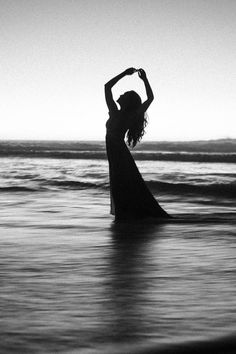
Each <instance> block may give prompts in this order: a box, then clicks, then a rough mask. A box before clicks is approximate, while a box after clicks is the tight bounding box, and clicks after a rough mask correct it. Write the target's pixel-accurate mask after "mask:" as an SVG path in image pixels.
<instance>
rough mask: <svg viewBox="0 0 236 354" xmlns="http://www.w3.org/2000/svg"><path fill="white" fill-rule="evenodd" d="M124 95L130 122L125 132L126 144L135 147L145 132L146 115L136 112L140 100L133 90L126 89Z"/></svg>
mask: <svg viewBox="0 0 236 354" xmlns="http://www.w3.org/2000/svg"><path fill="white" fill-rule="evenodd" d="M125 96H126V99H125V110H126V112H127V113H128V114H130V122H129V127H128V131H127V134H126V138H127V144H128V145H129V146H131V147H135V145H136V144H137V143H138V142H139V141H140V140H141V139H142V137H143V135H144V133H145V127H146V125H147V115H146V113H145V112H143V113H138V108H139V107H140V106H141V104H142V101H141V98H140V96H139V95H138V94H137V93H136V92H135V91H128V92H126V94H125Z"/></svg>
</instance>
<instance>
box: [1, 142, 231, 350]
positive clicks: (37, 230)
mask: <svg viewBox="0 0 236 354" xmlns="http://www.w3.org/2000/svg"><path fill="white" fill-rule="evenodd" d="M0 146H1V157H0V162H1V164H0V171H1V178H0V204H1V208H0V220H1V221H0V235H1V237H0V265H1V267H0V268H1V271H0V281H1V294H0V309H1V319H0V323H1V334H0V336H1V341H0V352H1V353H6V354H8V353H57V352H58V353H59V352H62V353H72V352H73V353H76V352H77V353H80V352H81V353H102V352H103V353H138V352H140V353H147V352H149V353H155V352H158V353H172V352H174V353H180V352H181V353H185V352H186V353H187V352H191V353H192V352H193V350H196V352H202V351H201V350H203V349H202V348H203V347H204V348H208V349H209V348H214V353H218V352H219V353H230V352H232V353H233V352H235V348H236V345H235V322H236V314H235V307H236V282H235V272H236V270H235V248H236V243H235V240H236V238H235V236H236V229H235V226H236V218H235V216H236V208H235V202H236V184H235V177H236V168H235V166H236V163H235V162H234V154H235V152H234V150H233V148H231V150H230V149H229V151H219V150H220V148H219V147H217V148H215V150H216V151H214V152H213V151H205V150H206V149H205V150H204V149H203V150H204V151H200V150H201V149H200V148H199V146H200V145H198V146H197V144H196V146H195V151H194V152H193V151H192V150H191V149H190V148H186V147H185V150H186V151H183V150H181V151H176V147H175V149H174V151H171V148H170V146H171V144H169V149H167V151H166V150H165V149H164V148H163V150H162V151H160V150H157V149H156V145H155V144H153V145H150V146H146V147H145V146H143V148H142V147H140V149H139V150H138V151H137V153H136V155H138V154H139V156H137V164H138V167H139V169H140V171H141V172H142V175H143V177H144V179H145V181H147V184H148V186H149V188H150V190H151V191H152V192H153V194H154V196H155V197H156V198H157V200H158V202H159V203H160V205H161V206H162V207H163V208H164V209H165V210H166V211H167V212H168V213H169V214H170V215H172V216H173V219H172V220H171V221H168V222H163V221H155V222H153V221H152V222H147V221H144V220H143V221H142V220H141V221H138V222H136V223H115V222H114V218H113V216H111V215H110V214H109V211H110V205H109V203H110V200H109V179H108V164H107V161H106V159H105V150H104V144H103V143H100V142H98V143H93V142H86V143H85V142H83V143H82V142H77V143H75V142H73V143H70V142H57V143H55V142H50V143H49V142H38V143H32V142H25V143H22V142H4V143H1V144H0ZM214 146H215V147H216V144H215V145H214ZM211 147H212V145H211ZM4 149H5V150H4ZM181 149H183V147H181ZM190 150H191V151H190ZM158 154H159V155H158ZM160 154H162V156H164V158H162V159H161V158H160ZM173 154H175V155H174V156H175V159H174V157H173ZM191 154H195V155H194V156H193V155H191ZM200 154H201V156H203V157H204V162H199V156H200ZM214 154H215V155H214ZM224 154H227V156H230V159H229V160H230V161H226V160H225V159H224ZM177 155H178V156H180V155H181V156H182V157H183V156H185V157H184V159H185V160H183V158H182V159H181V158H179V159H177ZM213 155H214V156H215V158H216V157H217V156H218V159H217V160H216V161H215V162H214V161H213V160H212V156H213ZM140 156H141V157H140ZM168 156H169V159H168ZM197 156H198V157H197ZM176 159H177V160H176ZM209 345H210V347H209ZM194 348H195V349H194ZM197 350H198V351H197ZM209 350H210V349H209ZM208 352H209V351H208Z"/></svg>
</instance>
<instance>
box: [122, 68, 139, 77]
mask: <svg viewBox="0 0 236 354" xmlns="http://www.w3.org/2000/svg"><path fill="white" fill-rule="evenodd" d="M135 71H137V70H136V69H135V68H129V69H126V70H125V71H124V74H125V75H132V74H133V73H135Z"/></svg>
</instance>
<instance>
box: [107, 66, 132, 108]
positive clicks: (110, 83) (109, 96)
mask: <svg viewBox="0 0 236 354" xmlns="http://www.w3.org/2000/svg"><path fill="white" fill-rule="evenodd" d="M135 71H136V69H134V68H129V69H126V70H125V71H123V72H122V73H120V74H119V75H117V76H115V77H113V78H112V79H111V80H110V81H108V82H107V83H106V84H105V98H106V103H107V107H108V109H109V111H112V110H116V109H117V105H116V103H115V101H114V100H113V96H112V90H111V89H112V87H113V86H114V85H115V84H116V83H117V82H118V81H119V80H120V79H122V78H123V77H124V76H126V75H132V74H133V73H134V72H135Z"/></svg>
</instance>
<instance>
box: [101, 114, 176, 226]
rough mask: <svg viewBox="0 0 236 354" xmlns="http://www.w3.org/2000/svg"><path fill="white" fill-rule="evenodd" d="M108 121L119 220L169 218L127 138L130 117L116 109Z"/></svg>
mask: <svg viewBox="0 0 236 354" xmlns="http://www.w3.org/2000/svg"><path fill="white" fill-rule="evenodd" d="M109 114H110V118H109V119H108V121H107V123H106V128H107V133H106V150H107V158H108V163H109V177H110V198H111V214H113V215H115V218H116V220H127V219H141V218H147V217H155V218H169V215H168V214H167V213H166V212H165V210H163V209H162V208H161V207H160V205H159V204H158V202H157V201H156V199H155V198H154V197H153V195H152V193H151V192H150V191H149V189H148V187H147V186H146V184H145V182H144V180H143V178H142V176H141V174H140V172H139V170H138V168H137V166H136V164H135V162H134V159H133V157H132V155H131V153H130V151H129V149H128V147H127V145H126V143H125V141H124V138H125V134H126V132H127V129H128V127H127V125H128V117H127V115H126V114H124V113H123V112H121V111H119V110H116V111H114V112H112V113H111V112H110V113H109Z"/></svg>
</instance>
